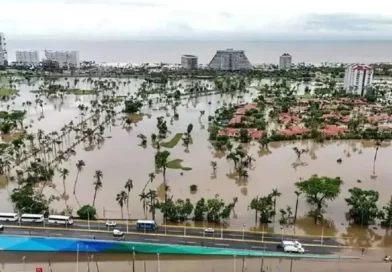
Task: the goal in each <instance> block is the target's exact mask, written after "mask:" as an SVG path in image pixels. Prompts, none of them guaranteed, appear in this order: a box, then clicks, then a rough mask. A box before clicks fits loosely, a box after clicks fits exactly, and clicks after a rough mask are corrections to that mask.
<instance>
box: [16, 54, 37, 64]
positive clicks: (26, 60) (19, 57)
mask: <svg viewBox="0 0 392 272" xmlns="http://www.w3.org/2000/svg"><path fill="white" fill-rule="evenodd" d="M15 54H16V64H17V65H29V66H38V65H39V62H40V59H39V53H38V51H29V50H17V51H16V53H15Z"/></svg>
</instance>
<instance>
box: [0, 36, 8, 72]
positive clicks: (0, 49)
mask: <svg viewBox="0 0 392 272" xmlns="http://www.w3.org/2000/svg"><path fill="white" fill-rule="evenodd" d="M6 45H7V43H6V41H5V36H4V33H1V32H0V66H4V65H6V64H7V49H6Z"/></svg>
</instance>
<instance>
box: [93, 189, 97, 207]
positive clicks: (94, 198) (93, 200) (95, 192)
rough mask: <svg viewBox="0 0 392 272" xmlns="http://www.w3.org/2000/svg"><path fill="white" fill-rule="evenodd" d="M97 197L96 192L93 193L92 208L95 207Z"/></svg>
mask: <svg viewBox="0 0 392 272" xmlns="http://www.w3.org/2000/svg"><path fill="white" fill-rule="evenodd" d="M96 197H97V190H95V191H94V198H93V207H95V198H96Z"/></svg>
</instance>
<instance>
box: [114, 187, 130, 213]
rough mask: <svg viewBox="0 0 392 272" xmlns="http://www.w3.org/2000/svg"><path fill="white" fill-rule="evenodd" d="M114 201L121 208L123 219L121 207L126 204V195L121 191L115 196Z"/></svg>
mask: <svg viewBox="0 0 392 272" xmlns="http://www.w3.org/2000/svg"><path fill="white" fill-rule="evenodd" d="M116 201H117V203H118V205H120V208H121V219H124V214H123V207H124V204H125V203H127V202H128V195H127V193H126V192H125V191H121V192H120V193H119V194H117V195H116ZM127 218H128V217H127Z"/></svg>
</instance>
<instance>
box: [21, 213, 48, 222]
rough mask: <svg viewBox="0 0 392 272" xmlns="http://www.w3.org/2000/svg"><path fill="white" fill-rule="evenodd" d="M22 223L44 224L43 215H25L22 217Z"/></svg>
mask: <svg viewBox="0 0 392 272" xmlns="http://www.w3.org/2000/svg"><path fill="white" fill-rule="evenodd" d="M20 221H22V222H29V223H42V222H44V215H43V214H31V213H24V214H22V215H21V217H20Z"/></svg>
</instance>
